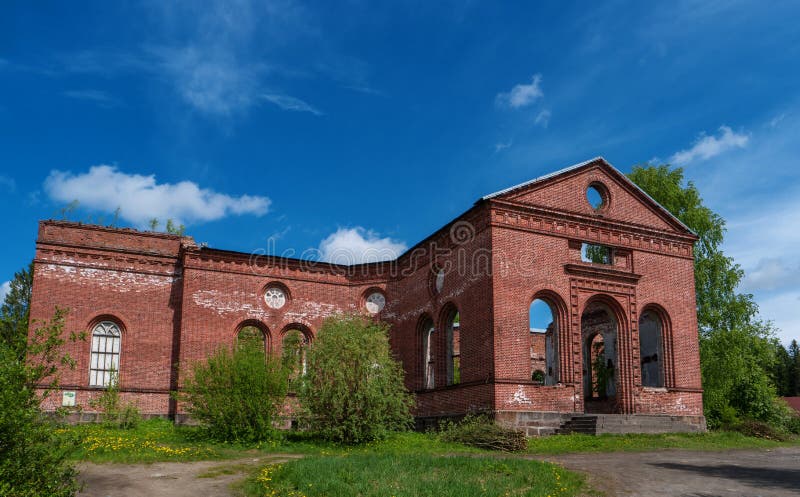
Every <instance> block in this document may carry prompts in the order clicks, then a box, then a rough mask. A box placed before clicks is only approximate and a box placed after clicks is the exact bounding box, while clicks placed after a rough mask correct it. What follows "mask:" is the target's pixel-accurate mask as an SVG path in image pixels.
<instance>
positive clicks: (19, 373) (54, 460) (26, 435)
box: [0, 310, 80, 497]
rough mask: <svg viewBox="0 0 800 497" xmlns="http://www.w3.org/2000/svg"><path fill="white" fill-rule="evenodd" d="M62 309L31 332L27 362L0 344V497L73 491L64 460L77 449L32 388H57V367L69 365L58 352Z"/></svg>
mask: <svg viewBox="0 0 800 497" xmlns="http://www.w3.org/2000/svg"><path fill="white" fill-rule="evenodd" d="M65 317H66V311H64V310H56V314H55V317H54V318H53V319H52V320H51V321H50V322H49V323H45V324H43V326H41V327H39V328H37V329H36V330H35V331H34V332H33V338H32V340H31V342H30V343H29V344H28V345H27V351H28V358H29V362H27V363H26V362H25V360H24V359H20V357H19V351H18V349H17V348H15V347H10V346H8V344H7V343H6V342H0V495H2V496H4V497H38V496H42V497H44V496H47V497H51V496H52V497H71V496H73V495H75V492H77V490H78V487H79V485H78V483H77V482H76V480H75V477H76V475H77V471H76V470H75V468H74V466H73V465H72V464H71V463H70V462H69V460H68V458H69V456H70V455H71V454H72V452H73V451H74V450H75V449H76V448H77V447H78V446H79V445H80V443H79V442H80V441H79V439H78V438H77V437H76V436H75V435H74V433H73V432H70V431H67V430H61V429H59V427H58V425H57V424H56V423H55V422H54V421H53V420H52V419H50V418H48V417H46V416H45V415H44V414H43V413H42V411H41V409H40V402H41V398H40V397H39V395H38V394H37V392H36V391H35V390H34V387H33V386H34V385H42V384H48V385H50V386H51V387H54V386H56V380H57V378H56V377H55V376H54V375H55V373H56V371H57V367H58V366H59V365H61V364H64V365H69V364H72V362H71V361H70V360H69V358H68V357H67V356H65V355H63V354H62V353H61V352H60V349H61V346H62V345H63V344H64V343H65V339H64V338H62V330H63V326H64V319H65Z"/></svg>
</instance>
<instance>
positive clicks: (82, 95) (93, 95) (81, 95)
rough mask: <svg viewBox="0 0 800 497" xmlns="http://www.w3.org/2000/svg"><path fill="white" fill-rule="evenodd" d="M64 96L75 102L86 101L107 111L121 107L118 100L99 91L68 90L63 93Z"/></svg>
mask: <svg viewBox="0 0 800 497" xmlns="http://www.w3.org/2000/svg"><path fill="white" fill-rule="evenodd" d="M64 96H65V97H69V98H74V99H76V100H88V101H90V102H94V103H96V104H97V105H99V106H100V107H104V108H107V109H110V108H112V107H119V106H120V105H122V102H120V101H119V100H118V99H116V98H115V97H113V96H111V95H109V94H108V93H106V92H104V91H100V90H70V91H65V92H64Z"/></svg>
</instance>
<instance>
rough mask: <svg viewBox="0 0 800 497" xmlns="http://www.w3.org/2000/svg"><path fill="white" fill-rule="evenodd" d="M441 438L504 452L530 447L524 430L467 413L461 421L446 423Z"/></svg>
mask: <svg viewBox="0 0 800 497" xmlns="http://www.w3.org/2000/svg"><path fill="white" fill-rule="evenodd" d="M439 438H440V439H441V440H442V441H444V442H456V443H461V444H464V445H469V446H472V447H478V448H481V449H489V450H502V451H504V452H518V451H521V450H525V449H526V448H528V438H527V437H526V436H525V434H524V433H523V432H521V431H519V430H515V429H513V428H508V427H505V426H501V425H499V424H497V423H495V422H494V421H493V420H492V419H490V418H488V417H486V416H479V415H467V417H465V418H464V419H463V420H461V422H459V423H453V422H449V423H446V424H445V425H444V426H443V427H442V431H441V432H440V433H439Z"/></svg>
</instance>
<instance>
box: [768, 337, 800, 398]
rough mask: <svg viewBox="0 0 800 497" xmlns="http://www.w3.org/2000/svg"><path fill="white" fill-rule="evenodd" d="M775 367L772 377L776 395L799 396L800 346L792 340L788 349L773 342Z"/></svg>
mask: <svg viewBox="0 0 800 497" xmlns="http://www.w3.org/2000/svg"><path fill="white" fill-rule="evenodd" d="M775 356H776V357H775V367H774V369H773V371H772V376H773V379H774V381H775V387H776V388H777V389H778V395H780V396H781V397H797V396H800V346H798V344H797V340H792V343H791V344H789V348H788V349H787V348H785V347H784V346H783V345H781V344H780V342H778V341H777V340H776V341H775Z"/></svg>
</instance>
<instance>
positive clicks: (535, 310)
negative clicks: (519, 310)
mask: <svg viewBox="0 0 800 497" xmlns="http://www.w3.org/2000/svg"><path fill="white" fill-rule="evenodd" d="M529 311H530V314H529V319H530V323H529V327H530V338H531V347H530V349H531V352H530V354H531V381H533V382H534V383H538V384H540V385H555V384H556V383H558V321H557V320H556V313H555V311H554V310H553V307H552V306H551V305H550V303H548V302H547V301H545V300H542V299H535V300H534V301H533V302H531V306H530V309H529Z"/></svg>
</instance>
